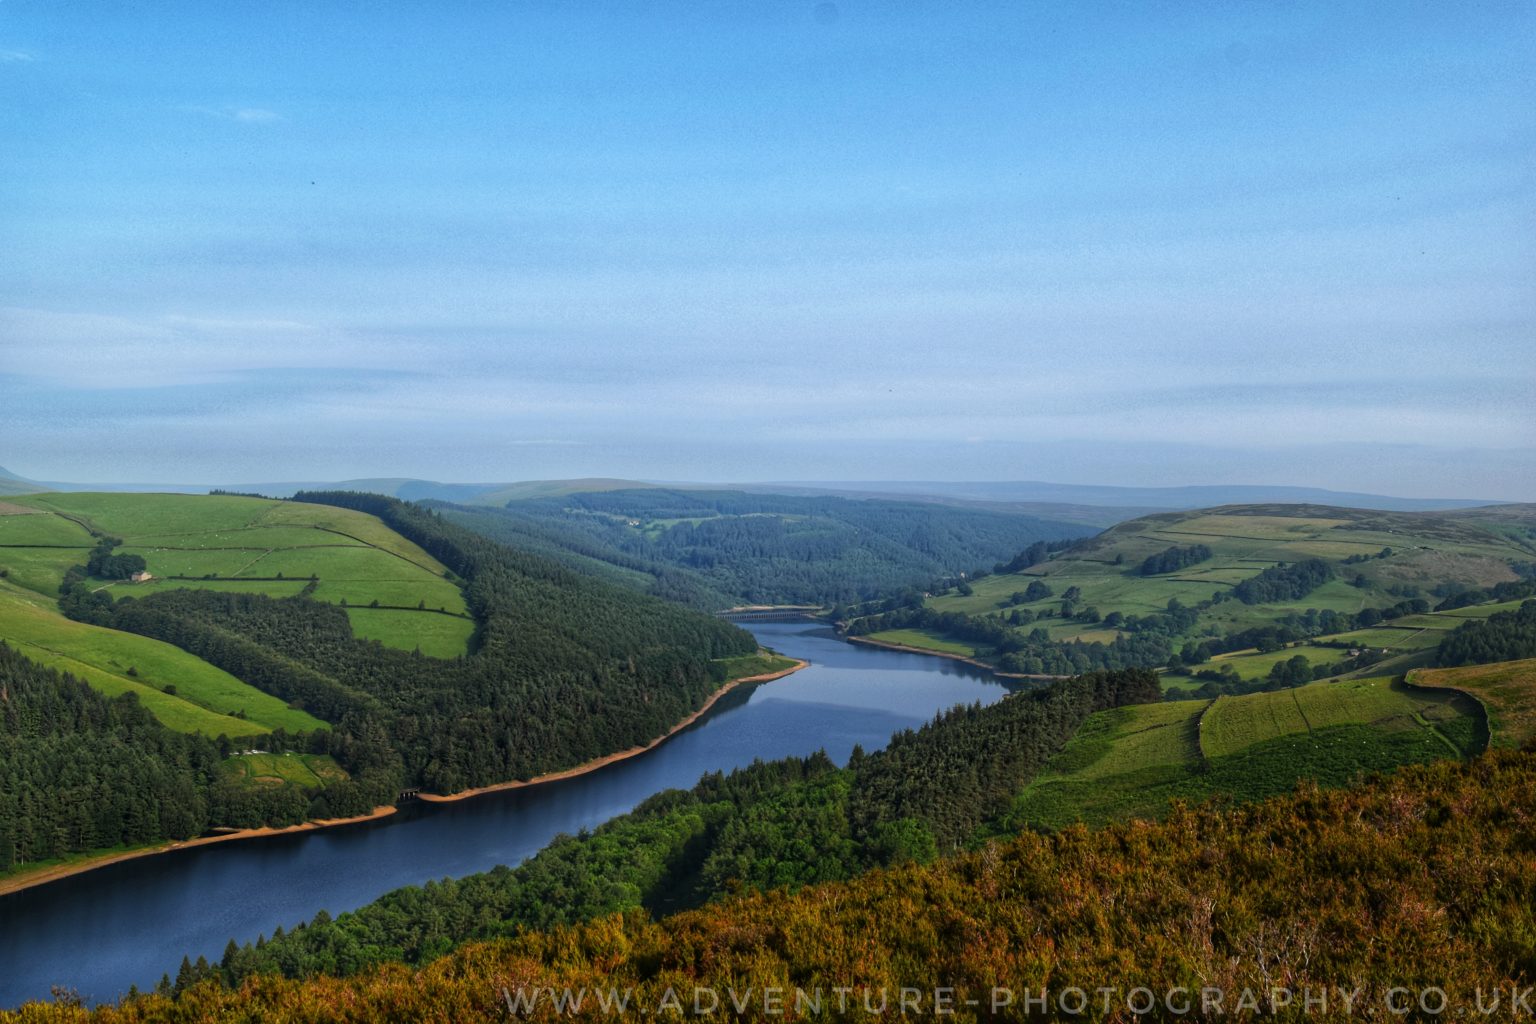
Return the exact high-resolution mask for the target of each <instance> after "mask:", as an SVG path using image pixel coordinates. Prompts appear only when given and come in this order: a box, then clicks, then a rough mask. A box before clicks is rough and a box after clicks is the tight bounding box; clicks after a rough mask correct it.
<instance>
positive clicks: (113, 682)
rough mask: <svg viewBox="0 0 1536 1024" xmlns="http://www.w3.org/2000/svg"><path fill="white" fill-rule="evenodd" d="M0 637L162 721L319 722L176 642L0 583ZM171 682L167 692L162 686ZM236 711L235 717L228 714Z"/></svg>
mask: <svg viewBox="0 0 1536 1024" xmlns="http://www.w3.org/2000/svg"><path fill="white" fill-rule="evenodd" d="M0 638H3V639H4V641H5V642H6V643H9V644H11V645H12V646H14V647H16V648H17V649H18V650H20V651H21V652H22V653H23V654H25V655H26V656H27V657H29V658H31V659H33V660H34V661H38V662H41V663H42V664H45V665H48V666H50V667H53V668H57V669H59V670H60V671H63V672H68V673H70V674H71V675H74V676H76V677H78V678H80V679H81V680H83V681H84V682H86V683H88V684H89V685H90V686H91V687H92V688H94V689H97V690H100V691H102V692H103V693H106V694H108V695H109V696H117V695H118V694H122V693H135V694H137V695H138V698H139V701H140V702H141V703H143V705H144V706H145V707H146V708H148V709H149V711H150V712H151V713H152V714H154V716H155V717H156V718H158V719H159V720H160V721H161V722H163V723H164V724H165V725H166V726H167V727H168V728H171V729H176V730H178V731H180V732H200V733H203V734H205V735H208V736H217V735H219V734H220V733H223V734H225V735H227V736H230V737H232V738H233V737H236V736H248V735H254V734H256V733H262V732H267V731H270V730H272V729H277V728H282V729H286V730H288V731H290V732H298V731H303V730H310V729H323V728H325V727H326V726H325V723H324V722H322V721H320V720H319V719H318V718H315V717H313V716H312V715H309V714H306V713H305V712H303V711H298V710H296V709H294V708H290V707H288V705H287V704H285V703H284V702H283V701H281V700H279V699H278V698H276V697H273V696H271V695H270V694H266V693H262V692H261V691H260V690H258V689H256V688H255V687H253V686H248V685H246V684H245V683H242V682H241V681H240V680H238V679H236V678H235V677H234V676H232V675H230V674H229V673H228V672H225V671H223V670H222V669H218V668H215V667H214V666H212V665H210V664H208V663H207V662H205V661H202V660H200V659H198V658H195V657H193V656H192V655H190V654H188V653H187V652H185V651H183V650H181V649H180V648H178V647H172V646H171V645H170V644H167V643H162V642H161V641H159V640H152V639H150V638H149V637H143V636H138V635H136V634H133V633H122V632H118V631H117V630H114V629H103V628H101V627H100V626H91V625H87V624H86V623H83V622H75V621H73V620H72V619H67V618H65V617H64V616H62V615H60V614H59V613H58V610H57V609H56V608H54V607H53V606H52V602H50V601H47V600H46V599H44V598H42V597H40V596H38V595H36V594H32V593H29V592H27V591H24V590H21V589H19V588H16V587H13V586H9V585H6V584H3V583H0ZM167 687H172V688H173V689H174V692H171V693H168V692H166V688H167ZM236 716H239V717H236Z"/></svg>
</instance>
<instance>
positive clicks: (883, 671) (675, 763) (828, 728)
mask: <svg viewBox="0 0 1536 1024" xmlns="http://www.w3.org/2000/svg"><path fill="white" fill-rule="evenodd" d="M750 628H751V629H752V632H753V633H755V634H756V635H757V637H758V638H759V640H760V641H761V642H762V643H763V644H764V645H765V646H768V647H772V648H774V649H775V650H778V651H781V652H783V653H784V654H788V655H790V656H792V657H796V658H803V659H805V660H807V661H809V662H811V667H809V668H806V669H803V670H801V671H800V672H797V673H795V674H794V675H791V676H787V677H785V678H783V679H779V680H775V681H773V682H769V683H759V684H756V685H753V686H743V687H738V688H737V689H736V690H733V691H732V692H731V693H729V694H728V695H727V696H726V697H724V698H722V699H721V700H720V702H719V703H717V704H716V705H715V706H714V708H712V709H711V710H710V712H709V714H708V715H706V716H704V717H703V718H701V719H700V720H699V721H698V722H696V723H694V724H693V725H692V726H690V727H689V728H687V729H685V730H684V731H682V732H680V733H678V734H677V735H676V736H674V737H672V738H671V739H670V740H668V741H667V742H666V743H665V744H663V745H661V746H660V747H658V748H656V749H655V750H653V751H651V752H649V753H647V754H644V755H641V756H639V757H635V758H631V759H630V760H627V761H621V762H618V763H616V764H613V765H609V766H608V767H606V768H604V769H602V770H600V771H596V772H592V773H590V774H588V775H583V776H579V777H577V778H573V779H567V780H565V781H563V782H557V783H551V784H549V785H545V786H539V787H535V788H532V789H527V790H509V791H506V792H503V793H493V794H488V795H486V796H482V797H477V798H475V799H472V800H465V801H462V802H459V803H454V804H425V803H414V804H410V805H408V806H407V807H406V808H404V809H402V810H401V811H400V812H399V813H397V814H395V815H394V816H392V817H390V818H388V819H384V820H381V821H377V822H369V823H364V824H359V825H350V826H344V827H340V828H334V829H326V830H321V831H315V832H306V833H298V834H294V835H286V836H273V837H268V838H262V839H253V840H249V841H240V842H233V843H227V844H220V845H215V846H211V847H200V848H194V849H190V850H184V851H178V852H175V853H168V854H163V855H159V856H153V857H144V858H140V859H138V860H133V861H125V862H123V863H120V864H114V865H110V866H108V867H104V868H101V869H99V870H96V871H91V872H88V873H86V874H83V875H78V876H75V877H72V878H68V879H64V880H61V881H59V882H56V883H53V884H50V885H45V886H41V887H39V888H36V889H31V890H27V891H24V892H20V893H16V894H13V895H11V896H6V897H0V1006H14V1005H15V1004H17V1003H19V1002H22V1001H24V1000H27V999H35V998H47V997H48V995H49V991H50V988H51V987H52V986H62V987H64V988H69V989H74V990H76V991H77V992H79V994H80V995H81V996H83V997H84V998H86V999H88V1000H93V1001H101V1000H111V999H114V998H116V997H117V996H119V995H120V994H122V993H123V992H125V991H127V989H128V987H129V985H138V986H139V987H140V988H148V987H151V986H153V985H154V984H155V983H156V982H157V981H158V980H159V979H160V976H161V974H163V973H165V972H167V971H169V972H171V973H172V974H174V973H175V969H176V966H177V965H178V964H179V963H180V962H181V958H182V956H183V955H184V954H190V955H191V956H192V957H193V959H196V958H197V956H198V955H199V954H201V955H204V956H206V957H208V959H209V960H210V961H213V960H217V959H218V958H219V957H220V956H222V955H223V952H224V946H225V944H226V943H227V942H228V941H229V940H230V939H231V938H233V939H235V940H236V941H238V942H241V943H243V942H246V941H247V940H254V939H255V938H256V936H258V935H260V934H270V933H271V932H272V931H273V929H275V928H276V927H277V926H279V925H282V926H283V927H284V928H291V927H292V926H293V925H294V924H296V923H298V922H300V921H304V920H308V919H309V918H311V917H313V916H314V915H315V913H316V912H317V911H319V910H320V909H322V908H324V909H326V910H329V911H330V912H331V913H332V914H336V913H339V912H341V911H344V910H350V909H352V908H354V907H358V906H361V905H362V904H364V903H368V902H370V901H372V900H374V899H376V898H377V897H378V896H380V895H381V894H383V893H385V892H388V891H389V890H391V889H395V888H398V887H400V886H403V885H414V884H419V883H422V882H425V881H428V880H431V879H437V878H445V877H457V876H460V875H467V874H471V873H473V872H476V871H485V870H487V869H489V868H492V867H495V866H496V865H498V864H517V863H519V862H521V861H523V860H525V859H527V858H528V857H530V856H532V855H533V854H534V853H536V852H538V851H539V850H540V849H541V848H543V847H544V846H545V845H547V844H548V843H549V841H550V840H551V839H552V838H554V837H555V836H556V835H559V834H560V833H562V832H576V831H578V830H580V829H582V828H592V827H594V826H596V825H599V824H601V823H602V822H604V821H607V820H608V819H610V818H612V817H614V816H616V815H619V814H623V813H624V812H626V811H628V810H630V809H631V808H633V807H634V806H635V805H636V804H638V803H640V801H642V800H644V799H645V798H646V797H648V796H650V795H651V794H653V793H655V792H657V791H659V790H663V789H673V788H686V787H690V786H692V785H693V784H694V782H695V781H697V779H698V778H699V776H700V775H702V774H704V773H705V772H711V771H716V770H722V769H724V770H729V769H731V768H736V767H740V766H742V765H746V764H750V763H751V762H752V761H753V760H754V759H756V758H761V759H764V760H771V759H774V758H779V757H785V756H788V755H791V754H795V755H804V754H809V753H812V752H814V751H816V750H818V749H822V750H825V751H826V752H827V753H828V754H829V755H831V757H832V758H833V759H835V760H836V761H838V762H839V763H843V762H845V761H846V760H847V757H848V754H849V753H850V752H851V751H852V749H853V746H854V744H856V743H858V744H863V746H864V748H865V749H866V750H875V749H878V748H880V747H883V746H884V745H885V743H886V742H887V740H888V739H889V738H890V736H891V734H892V733H894V732H897V731H899V730H901V729H905V728H908V727H911V726H916V725H920V724H922V723H923V722H925V721H927V720H929V719H931V718H932V717H933V715H934V714H935V713H936V712H938V711H940V710H942V709H944V708H948V707H952V706H953V705H955V704H961V703H971V702H975V701H980V702H982V703H991V702H992V701H995V700H997V699H999V698H1000V697H1002V696H1003V694H1004V693H1006V692H1007V689H1006V687H1005V684H1004V683H1003V682H1002V681H1000V680H998V679H997V678H996V677H994V676H991V675H990V674H988V673H986V672H983V671H981V670H978V669H974V668H972V667H971V666H969V665H965V664H962V663H960V662H955V661H950V660H947V659H941V658H932V657H928V656H925V655H920V654H904V653H900V652H896V651H886V650H881V649H879V648H872V647H860V646H854V645H851V644H847V643H844V642H842V641H840V640H838V639H837V638H836V637H835V636H834V635H833V634H832V633H831V631H830V630H828V629H826V628H825V627H822V626H820V625H818V624H815V623H754V624H752V626H751V627H750Z"/></svg>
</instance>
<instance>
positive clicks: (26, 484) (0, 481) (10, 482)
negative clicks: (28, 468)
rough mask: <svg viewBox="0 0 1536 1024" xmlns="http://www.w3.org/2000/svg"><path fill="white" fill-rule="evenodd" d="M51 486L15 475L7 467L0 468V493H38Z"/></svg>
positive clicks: (47, 489)
mask: <svg viewBox="0 0 1536 1024" xmlns="http://www.w3.org/2000/svg"><path fill="white" fill-rule="evenodd" d="M52 489H53V488H51V487H49V486H47V485H46V484H40V483H38V482H37V481H36V480H28V479H27V478H26V477H20V476H17V475H16V474H15V473H12V472H11V471H10V470H8V469H4V468H0V494H39V493H41V492H43V491H49V490H52Z"/></svg>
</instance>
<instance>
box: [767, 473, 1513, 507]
mask: <svg viewBox="0 0 1536 1024" xmlns="http://www.w3.org/2000/svg"><path fill="white" fill-rule="evenodd" d="M752 487H753V489H759V488H770V489H774V490H782V489H786V488H806V489H816V490H821V491H838V492H849V491H857V492H861V493H865V494H886V495H927V496H942V497H951V498H961V499H964V500H967V501H993V502H997V501H1004V502H1047V503H1058V504H1065V505H1089V506H1099V507H1105V508H1135V509H1139V510H1141V511H1144V512H1150V511H1154V510H1169V511H1173V510H1183V509H1196V508H1211V507H1214V506H1217V505H1252V504H1266V503H1285V504H1292V505H1300V504H1312V505H1337V506H1343V507H1347V508H1365V509H1378V510H1381V511H1388V512H1414V511H1428V510H1432V509H1452V508H1473V507H1476V506H1480V505H1491V504H1494V503H1493V502H1490V501H1486V500H1478V499H1466V498H1397V497H1392V496H1389V495H1384V494H1365V493H1358V492H1353V491H1330V490H1325V489H1323V488H1321V487H1284V486H1269V485H1263V484H1243V485H1239V484H1223V485H1214V486H1195V487H1112V486H1102V485H1091V484H1053V483H1045V482H1043V481H1039V480H1020V481H977V482H970V483H966V482H955V481H900V480H892V481H859V482H847V483H829V482H817V483H810V482H805V483H767V484H754V485H752Z"/></svg>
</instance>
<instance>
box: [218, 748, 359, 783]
mask: <svg viewBox="0 0 1536 1024" xmlns="http://www.w3.org/2000/svg"><path fill="white" fill-rule="evenodd" d="M224 770H225V771H226V772H228V773H229V774H230V775H232V776H234V777H236V778H239V779H243V780H244V781H246V782H248V783H250V784H251V785H255V786H283V785H297V786H304V787H306V788H309V789H320V788H323V787H325V786H328V785H331V784H332V783H336V782H341V781H344V780H345V779H346V778H347V773H346V771H345V770H344V769H343V768H342V767H341V765H339V764H337V763H336V761H335V760H334V759H333V758H331V757H330V756H329V755H327V754H291V753H290V754H236V755H235V756H233V757H229V758H225V760H224Z"/></svg>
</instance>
